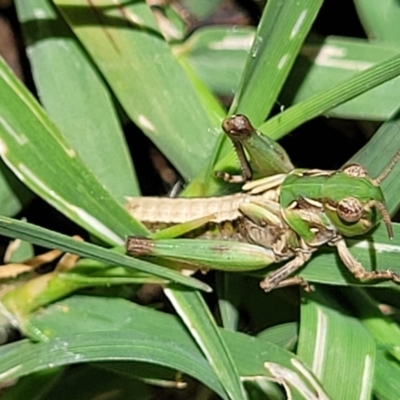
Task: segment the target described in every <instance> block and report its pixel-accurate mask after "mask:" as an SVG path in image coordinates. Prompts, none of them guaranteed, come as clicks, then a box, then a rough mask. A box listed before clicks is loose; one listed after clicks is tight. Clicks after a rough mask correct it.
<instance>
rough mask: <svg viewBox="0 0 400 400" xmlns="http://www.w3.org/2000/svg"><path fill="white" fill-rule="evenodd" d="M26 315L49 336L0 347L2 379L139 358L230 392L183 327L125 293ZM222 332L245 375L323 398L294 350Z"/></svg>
mask: <svg viewBox="0 0 400 400" xmlns="http://www.w3.org/2000/svg"><path fill="white" fill-rule="evenodd" d="M29 322H30V324H31V326H32V327H34V328H35V330H39V331H41V332H43V333H44V334H45V335H46V336H47V338H48V339H47V340H48V341H47V342H46V343H31V342H29V341H20V342H16V343H11V344H8V345H6V346H2V347H0V357H1V360H2V362H1V364H0V380H2V381H4V380H9V379H12V378H17V377H21V376H24V375H27V374H29V373H32V372H34V371H40V370H44V369H47V368H49V367H56V366H57V365H66V364H74V363H80V362H87V361H100V360H102V361H106V360H112V361H115V360H125V361H129V360H135V361H144V362H151V363H155V364H158V365H164V366H169V367H170V368H176V369H179V370H181V371H184V372H185V373H187V374H189V375H192V376H193V377H195V378H196V379H198V380H200V381H201V382H203V383H204V384H206V385H208V386H209V387H210V388H211V389H212V390H214V391H215V392H216V393H218V394H219V395H220V396H221V397H222V398H224V399H227V398H228V397H227V396H226V395H225V394H224V391H223V389H222V386H221V385H220V383H219V380H218V379H217V377H216V375H215V373H214V372H213V370H212V368H211V367H210V365H209V364H208V363H207V361H206V359H205V358H204V356H203V355H202V353H201V351H200V349H199V348H198V346H197V344H196V343H195V342H194V340H193V338H192V337H191V335H190V334H189V332H188V330H187V329H186V327H184V326H183V324H182V323H181V322H180V321H179V320H178V319H177V317H174V316H172V315H168V314H165V313H161V312H158V311H155V310H151V309H148V308H146V307H141V306H138V305H136V304H133V303H131V302H128V301H126V300H122V299H112V298H107V299H106V298H99V297H97V298H96V297H92V296H74V297H73V298H70V299H66V300H63V301H61V302H58V303H56V304H53V305H52V306H50V307H47V308H46V309H44V310H42V311H41V312H40V313H36V314H34V315H33V316H32V317H31V319H30V321H29ZM220 332H221V335H222V337H223V340H224V341H225V342H226V344H227V346H228V349H229V352H230V353H231V355H232V357H233V360H234V363H235V365H237V368H238V373H239V375H240V376H241V377H242V379H243V380H253V379H254V377H255V376H261V377H266V378H272V379H274V380H275V379H278V378H279V382H285V383H286V384H287V385H286V387H285V389H286V390H288V391H290V392H291V393H292V394H293V393H295V396H294V397H293V398H295V399H304V400H306V399H309V398H310V397H309V396H310V393H318V394H319V395H321V398H326V397H323V396H324V391H323V389H322V388H321V387H320V385H319V383H318V382H317V381H316V380H315V378H314V377H313V376H312V374H311V373H310V372H309V371H308V370H307V368H306V367H305V366H304V365H303V364H302V363H301V361H299V359H297V358H296V357H295V356H294V355H293V354H292V353H290V352H288V351H286V350H284V349H282V348H280V347H278V346H275V345H273V344H271V343H269V342H267V341H265V340H261V339H257V338H253V337H250V336H248V335H244V334H240V333H237V332H229V331H225V330H222V329H221V330H220ZM271 371H272V372H271ZM281 373H282V374H283V373H285V375H283V376H280V374H281ZM299 393H301V394H299Z"/></svg>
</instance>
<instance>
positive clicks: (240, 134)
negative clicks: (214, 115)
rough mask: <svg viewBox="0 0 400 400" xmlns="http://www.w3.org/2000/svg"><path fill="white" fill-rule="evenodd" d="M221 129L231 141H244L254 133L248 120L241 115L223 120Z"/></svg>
mask: <svg viewBox="0 0 400 400" xmlns="http://www.w3.org/2000/svg"><path fill="white" fill-rule="evenodd" d="M222 129H223V130H224V132H225V133H226V134H227V135H228V136H229V137H230V138H231V139H232V140H246V139H247V138H249V137H250V136H251V135H252V134H253V133H254V132H255V128H254V127H253V126H252V125H251V123H250V121H249V119H248V118H247V117H246V116H244V115H242V114H237V115H232V116H231V117H229V118H225V119H224V120H223V121H222Z"/></svg>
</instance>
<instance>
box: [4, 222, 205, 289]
mask: <svg viewBox="0 0 400 400" xmlns="http://www.w3.org/2000/svg"><path fill="white" fill-rule="evenodd" d="M0 235H4V236H8V237H12V238H19V239H22V240H26V241H29V242H30V243H32V244H36V245H39V246H43V247H47V248H50V249H54V248H57V249H60V250H62V251H66V252H69V253H73V254H76V255H79V256H81V257H87V258H92V259H94V260H98V261H101V262H103V263H105V264H106V265H120V266H123V267H126V268H134V269H136V270H138V271H143V272H146V273H149V274H153V275H156V276H160V277H163V278H166V279H168V280H172V281H175V282H178V283H182V284H184V285H185V284H186V285H188V286H190V287H193V288H195V289H200V290H206V291H209V286H208V285H206V284H204V283H202V282H199V281H197V280H195V279H193V278H188V277H185V276H183V275H182V274H180V273H178V272H176V271H173V270H169V269H167V268H163V267H160V266H158V265H155V264H151V263H149V262H146V261H142V260H139V259H136V258H132V257H129V256H126V255H124V254H118V253H116V252H115V251H113V250H112V249H111V250H110V249H105V248H103V247H100V246H97V245H94V244H92V243H86V242H78V241H76V240H75V239H73V238H71V237H69V236H66V235H62V234H61V233H57V232H53V231H50V230H47V229H44V228H41V227H39V226H35V225H33V224H29V223H27V222H21V221H17V220H14V219H11V218H7V217H1V216H0ZM64 295H65V294H63V296H64Z"/></svg>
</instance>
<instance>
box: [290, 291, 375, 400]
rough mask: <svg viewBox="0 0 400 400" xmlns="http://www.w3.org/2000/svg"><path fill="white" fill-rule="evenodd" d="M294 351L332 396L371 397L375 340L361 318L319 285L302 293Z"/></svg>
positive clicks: (338, 397) (339, 397) (348, 397)
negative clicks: (348, 313)
mask: <svg viewBox="0 0 400 400" xmlns="http://www.w3.org/2000/svg"><path fill="white" fill-rule="evenodd" d="M297 354H298V356H299V357H300V358H301V359H302V360H303V361H304V362H305V364H306V365H308V367H309V368H310V369H311V370H312V371H313V372H314V374H315V376H316V377H317V378H318V379H319V380H320V381H321V383H322V385H323V387H324V388H325V389H326V391H327V393H328V394H329V395H330V396H331V398H333V399H369V398H370V397H371V392H372V383H373V377H374V366H375V342H374V341H373V339H372V336H371V335H370V334H369V333H368V331H367V330H366V329H365V328H364V327H363V326H362V324H361V323H360V321H358V320H357V318H354V317H351V316H348V315H346V314H345V313H344V311H343V310H341V307H340V306H339V305H338V304H337V302H336V301H334V300H333V299H332V298H330V297H329V296H326V295H324V293H323V288H322V287H320V286H318V287H316V292H315V293H312V294H307V295H305V301H304V302H303V304H302V306H301V324H300V333H299V343H298V347H297ZM338 382H340V384H339V385H338Z"/></svg>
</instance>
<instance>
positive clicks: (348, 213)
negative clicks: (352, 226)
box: [336, 197, 363, 223]
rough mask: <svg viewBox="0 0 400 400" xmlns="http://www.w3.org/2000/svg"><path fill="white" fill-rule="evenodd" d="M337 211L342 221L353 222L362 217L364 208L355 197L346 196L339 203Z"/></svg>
mask: <svg viewBox="0 0 400 400" xmlns="http://www.w3.org/2000/svg"><path fill="white" fill-rule="evenodd" d="M336 212H337V214H338V216H339V218H340V219H341V220H342V221H344V222H349V223H352V222H357V221H359V220H360V219H361V217H362V213H363V208H362V205H361V202H360V201H359V200H358V199H356V198H355V197H345V198H344V199H342V200H340V201H339V203H338V204H337V207H336Z"/></svg>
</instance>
